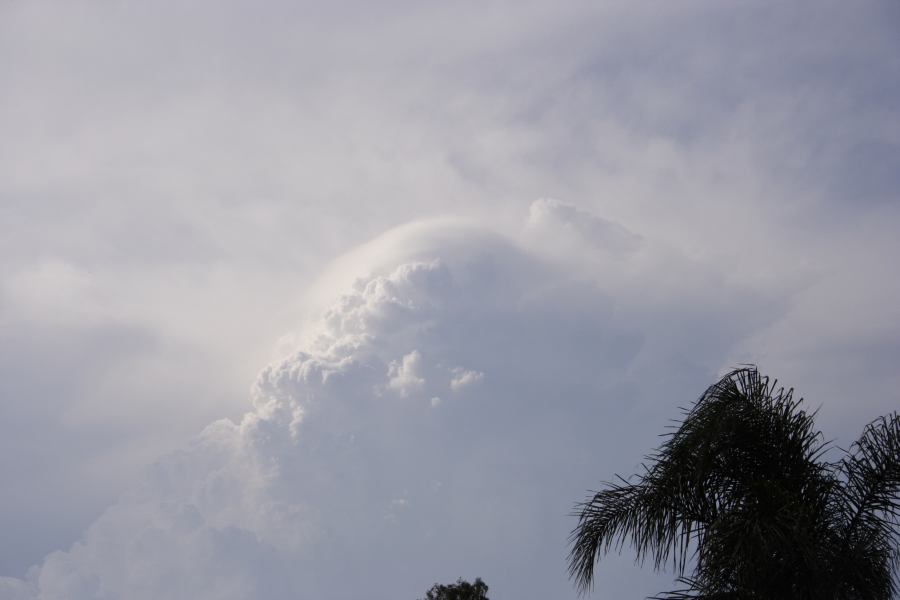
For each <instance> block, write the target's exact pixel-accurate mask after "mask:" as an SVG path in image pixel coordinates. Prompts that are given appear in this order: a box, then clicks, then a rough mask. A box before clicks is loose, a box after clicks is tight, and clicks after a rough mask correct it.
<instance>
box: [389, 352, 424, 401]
mask: <svg viewBox="0 0 900 600" xmlns="http://www.w3.org/2000/svg"><path fill="white" fill-rule="evenodd" d="M421 364H422V355H421V354H419V351H418V350H413V351H412V352H410V353H409V354H407V355H406V356H404V357H403V359H402V360H400V361H399V362H398V361H393V362H391V364H390V365H389V366H388V377H390V380H389V381H388V387H389V388H391V389H392V390H396V391H397V392H399V393H400V395H401V396H408V395H409V394H410V393H412V392H417V391H419V390H421V389H422V388H423V387H424V386H425V380H424V379H422V378H421V377H419V375H418V371H419V369H420V368H421V366H420V365H421Z"/></svg>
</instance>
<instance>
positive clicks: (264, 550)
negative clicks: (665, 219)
mask: <svg viewBox="0 0 900 600" xmlns="http://www.w3.org/2000/svg"><path fill="white" fill-rule="evenodd" d="M555 206H556V208H555V209H554V210H561V208H560V207H564V205H561V204H557V205H555ZM566 212H567V214H568V218H569V219H570V220H571V219H582V220H584V221H586V222H585V223H582V224H581V225H580V226H578V227H576V228H575V231H576V232H580V233H579V235H588V236H590V235H594V234H595V230H594V229H592V228H593V227H594V226H596V224H597V223H598V222H599V221H598V220H597V219H596V218H594V217H591V216H590V215H587V214H584V213H580V212H577V211H566ZM570 223H571V221H569V222H567V223H559V222H554V223H548V224H546V226H547V227H558V228H559V231H560V232H565V231H567V230H569V228H570ZM604 226H605V225H604ZM610 226H612V225H610ZM569 234H570V235H571V231H569ZM374 247H382V248H383V249H384V251H383V252H382V253H380V254H377V256H376V258H375V259H374V260H373V259H372V256H373V254H372V253H371V252H365V254H366V256H368V257H369V260H368V261H367V262H366V263H365V264H358V265H357V269H358V271H357V274H358V276H357V277H356V281H355V283H354V284H352V285H351V286H350V287H349V288H348V289H346V288H345V289H344V290H343V293H341V294H340V296H339V298H338V299H337V300H336V301H334V302H333V303H332V304H331V306H330V307H328V308H326V309H325V310H323V311H322V313H321V317H320V318H319V320H318V321H317V322H316V323H314V324H312V325H311V327H310V332H309V334H308V335H307V336H306V338H305V340H306V341H305V342H303V343H302V345H301V347H300V348H297V349H296V350H295V351H293V352H292V353H291V354H290V355H288V356H286V357H285V358H283V359H280V360H278V361H276V362H275V363H273V364H272V365H270V366H268V367H266V368H265V369H264V370H263V371H262V372H261V374H260V375H259V378H258V380H257V382H256V384H255V386H254V392H253V409H252V410H251V411H250V412H248V413H246V414H245V415H244V416H243V417H242V418H241V419H239V420H237V421H231V420H221V421H217V422H215V423H213V424H211V425H209V426H208V427H207V428H206V429H205V430H204V431H203V432H202V434H200V435H199V436H198V437H197V438H196V439H195V440H194V441H193V442H192V443H191V444H190V445H189V446H188V447H186V448H185V449H183V450H182V451H179V452H177V453H175V454H172V455H170V456H168V457H166V458H164V459H162V460H161V461H160V462H159V463H158V464H157V465H156V466H155V467H154V468H153V469H152V470H151V471H150V472H149V473H148V474H147V475H146V476H145V477H144V478H143V479H142V482H141V484H140V485H139V486H138V487H136V488H134V489H133V490H132V491H130V492H129V493H127V494H125V495H124V496H123V498H122V499H121V500H120V501H119V502H118V503H116V504H114V505H113V506H111V507H110V508H109V509H108V510H106V511H105V512H104V513H103V515H102V516H100V518H99V519H97V521H96V522H94V523H93V524H92V525H91V526H90V527H89V528H88V530H87V532H86V534H85V535H84V537H83V539H82V540H81V541H79V542H78V543H76V544H75V545H74V546H72V547H71V548H70V549H69V550H66V551H61V552H55V553H53V554H51V555H49V556H48V557H47V558H46V559H45V560H44V561H43V562H42V563H41V564H40V565H38V566H37V567H35V568H34V569H33V570H32V571H31V572H30V574H29V576H28V578H27V580H23V581H18V580H9V579H7V580H4V583H3V585H4V586H5V588H0V590H2V591H0V597H2V598H4V599H12V598H18V597H28V598H31V597H34V598H37V597H40V598H41V599H42V600H57V599H59V600H62V599H66V600H81V599H82V598H85V599H86V598H129V599H130V600H142V599H144V598H146V599H150V598H154V599H155V598H160V597H165V598H172V599H178V598H185V599H187V598H191V599H194V600H205V599H216V600H219V599H234V600H238V599H249V598H267V599H272V600H274V599H278V598H296V597H298V596H299V597H309V598H323V597H332V598H338V597H350V596H355V595H360V594H366V595H367V596H369V597H374V598H385V599H386V598H393V597H396V596H397V595H398V594H400V595H402V596H404V597H416V595H417V594H420V593H421V591H422V590H424V589H427V587H428V586H429V585H430V584H431V583H433V581H436V580H443V579H448V578H449V579H452V578H453V577H456V576H458V575H460V574H464V573H470V574H472V575H474V574H481V575H483V576H485V577H487V578H488V579H489V581H490V582H491V585H492V586H496V589H500V590H504V594H510V595H517V594H518V595H521V594H525V593H526V591H527V590H530V591H531V592H534V591H535V590H538V591H539V592H540V594H541V595H548V594H551V593H552V594H556V595H559V594H565V593H568V590H569V584H568V582H567V580H566V577H565V568H564V563H563V558H564V555H565V537H566V533H567V531H568V528H569V527H570V526H571V523H570V521H569V520H568V519H566V517H565V515H566V514H567V513H568V511H569V510H570V507H571V504H572V503H573V502H574V501H576V500H577V499H579V498H580V497H581V495H582V494H583V490H584V488H586V487H589V486H590V485H592V484H593V482H595V481H597V478H598V477H601V476H603V474H604V473H607V472H609V471H610V469H614V468H620V467H623V466H624V467H625V468H630V463H625V464H624V465H623V463H622V462H621V460H620V459H618V458H616V457H618V456H623V455H624V456H629V455H632V456H634V457H639V456H640V452H641V451H643V450H645V449H646V448H645V446H646V445H647V444H649V443H652V440H653V438H652V435H653V433H654V432H655V431H656V430H657V429H659V427H661V426H662V423H663V422H664V419H665V417H666V416H671V414H672V412H673V411H674V409H675V403H674V402H669V401H668V400H667V399H668V398H673V397H677V398H679V400H681V399H683V398H685V397H690V395H692V394H694V393H696V392H697V391H698V390H699V389H700V388H701V387H702V384H703V383H705V382H707V381H708V380H709V376H710V375H711V374H712V373H714V372H715V369H717V368H718V367H719V364H718V362H717V361H714V362H706V363H696V364H695V365H694V366H693V367H690V366H689V365H688V364H687V363H685V360H684V359H683V358H681V357H677V356H676V354H677V353H675V352H671V351H668V350H666V346H659V345H658V342H657V341H655V340H654V338H655V336H657V335H658V334H657V333H655V332H654V331H653V330H652V326H653V322H652V321H647V320H646V314H644V312H643V311H644V309H642V308H641V307H640V306H639V304H638V303H631V302H630V299H629V298H627V297H617V294H613V293H612V290H609V289H606V288H605V287H604V285H603V283H602V282H603V278H602V277H601V278H599V279H598V280H596V281H595V280H594V279H592V278H586V277H585V275H586V274H585V273H580V272H579V271H578V270H577V268H576V267H574V266H573V267H571V268H564V267H561V266H560V265H559V264H558V263H555V262H554V263H552V264H551V263H547V262H545V261H544V260H543V259H541V258H540V257H539V256H538V255H535V254H534V252H533V250H532V249H529V248H528V247H527V246H521V245H520V243H519V242H518V241H517V240H516V239H513V238H507V237H504V236H502V235H499V234H496V233H492V232H490V231H489V230H485V229H483V228H480V227H477V226H473V225H465V224H461V223H449V222H446V221H443V222H442V221H437V222H433V223H430V224H429V223H421V224H418V225H416V226H411V227H405V228H401V229H400V230H398V231H395V232H391V233H388V234H386V235H385V236H384V237H383V238H382V239H381V240H377V241H375V242H373V243H372V244H369V245H368V246H367V249H368V250H371V248H374ZM598 252H605V249H600V250H598ZM351 256H352V255H351ZM575 264H577V263H575ZM336 265H341V266H340V268H341V269H344V270H346V269H351V267H350V263H348V262H347V261H343V262H341V261H339V262H338V263H336ZM335 268H338V267H337V266H336V267H335ZM620 268H621V269H623V270H625V271H627V270H628V269H629V268H630V267H628V266H627V263H626V262H622V264H621V265H620ZM668 268H682V269H684V270H686V271H690V269H691V267H690V264H689V262H688V261H684V262H683V263H678V261H674V262H670V263H669V265H668ZM625 276H626V275H625V274H624V273H622V274H620V275H618V276H617V277H619V278H621V277H625ZM326 280H327V278H326ZM718 285H719V287H718V288H717V294H711V295H710V297H716V296H718V295H725V296H728V297H732V296H734V295H735V291H734V290H731V289H729V286H728V285H727V284H723V283H719V284H718ZM573 286H574V288H573ZM573 289H577V293H573ZM621 291H622V292H623V293H626V294H627V289H624V288H623V290H621ZM691 301H692V302H694V301H695V299H692V300H691ZM682 308H683V306H682ZM693 310H694V311H699V312H703V311H717V310H722V308H721V307H717V306H715V303H713V305H710V306H705V307H696V306H695V307H694V309H693ZM728 310H729V311H735V312H737V311H743V312H746V311H748V310H756V309H755V308H753V307H748V306H739V305H735V306H731V307H730V308H729V309H728ZM687 318H688V319H690V318H691V317H690V316H687ZM686 333H687V332H684V333H682V334H681V335H684V334H686ZM740 337H741V330H735V331H733V332H730V333H727V334H724V335H723V334H722V333H721V332H720V331H714V330H710V331H709V332H708V334H706V333H704V332H703V331H702V330H696V329H695V330H691V331H690V339H691V343H693V344H695V345H702V344H711V345H713V346H714V347H715V348H716V349H717V352H715V353H713V354H712V355H713V356H716V355H718V356H721V355H723V354H724V353H727V352H728V350H729V348H731V347H732V346H733V344H735V343H736V342H737V340H738V339H739V338H740ZM459 365H465V366H464V367H461V366H459ZM647 369H649V370H651V372H653V371H654V370H655V372H656V376H654V377H646V376H645V373H647ZM486 374H489V376H488V375H486ZM663 390H665V394H664V395H660V392H661V391H663ZM462 392H465V393H462ZM440 398H445V399H446V401H441V400H439V399H440ZM398 399H403V400H405V401H398ZM429 399H430V400H429ZM435 408H439V410H434V409H435ZM648 419H649V421H650V422H649V423H647V421H648ZM612 422H615V423H616V426H615V427H610V426H609V424H610V423H612ZM638 423H641V429H645V430H646V431H647V434H648V435H647V436H640V435H638V436H635V435H633V434H629V435H628V436H622V435H618V434H617V433H616V432H617V431H631V432H633V431H635V430H637V424H638ZM597 427H601V428H602V429H603V430H604V431H605V433H604V435H602V436H597V435H596V429H597ZM348 570H349V572H352V573H353V574H354V575H353V577H347V576H346V574H347V573H348ZM24 589H28V590H30V594H31V595H30V596H29V595H27V594H25V595H24V596H23V594H24V592H23V591H22V590H24Z"/></svg>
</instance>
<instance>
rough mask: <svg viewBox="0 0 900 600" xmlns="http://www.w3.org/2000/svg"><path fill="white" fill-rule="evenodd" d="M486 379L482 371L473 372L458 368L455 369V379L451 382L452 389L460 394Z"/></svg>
mask: <svg viewBox="0 0 900 600" xmlns="http://www.w3.org/2000/svg"><path fill="white" fill-rule="evenodd" d="M482 379H484V373H482V372H481V371H471V370H469V369H463V368H461V367H457V368H455V369H453V379H451V380H450V389H451V390H453V391H454V392H458V391H460V390H462V389H464V388H467V387H470V386H473V385H475V384H477V383H479V382H480V381H481V380H482Z"/></svg>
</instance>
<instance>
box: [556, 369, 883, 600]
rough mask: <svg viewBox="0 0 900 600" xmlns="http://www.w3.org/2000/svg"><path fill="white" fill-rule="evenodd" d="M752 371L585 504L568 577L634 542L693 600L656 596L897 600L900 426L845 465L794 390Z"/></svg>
mask: <svg viewBox="0 0 900 600" xmlns="http://www.w3.org/2000/svg"><path fill="white" fill-rule="evenodd" d="M776 385H777V384H776V382H775V381H770V380H769V378H767V377H763V376H761V375H760V374H759V372H758V371H757V369H756V367H753V366H750V367H744V368H740V369H737V370H735V371H732V372H731V373H728V374H727V375H725V376H724V377H723V378H722V379H721V380H719V381H718V382H717V383H715V384H714V385H712V386H710V387H709V388H708V389H707V390H706V391H705V392H704V393H703V395H702V396H701V397H700V399H699V400H698V401H697V403H696V404H695V405H694V406H693V407H692V408H691V409H689V410H685V417H684V420H683V422H682V423H681V424H680V425H679V426H677V429H676V430H675V431H674V432H673V433H671V434H667V435H666V438H667V439H666V440H665V442H664V443H663V444H662V445H661V446H660V447H659V448H658V449H657V450H655V451H654V452H653V453H652V454H650V455H649V456H647V462H646V463H645V464H644V466H643V473H642V474H639V475H635V476H633V477H632V478H631V479H629V480H626V479H623V478H621V477H618V476H617V478H618V480H617V481H616V482H613V483H607V484H606V485H605V489H602V490H601V491H599V492H596V493H594V494H593V496H592V497H591V498H590V499H589V500H588V501H587V502H584V503H582V504H579V505H577V512H576V514H577V516H578V518H579V520H578V525H577V526H576V527H575V529H574V530H573V531H572V535H571V538H570V541H571V544H572V547H571V553H570V555H569V573H570V575H571V576H572V578H573V579H574V581H575V584H576V586H577V587H578V589H579V591H580V592H582V593H585V592H587V591H589V590H590V589H591V587H592V585H593V582H594V565H595V563H596V562H597V560H598V559H599V558H600V556H602V555H603V554H605V553H606V552H608V551H609V550H611V549H616V550H619V551H621V549H622V548H623V546H624V545H625V544H626V543H630V544H631V545H632V546H633V547H634V548H635V550H636V552H637V558H638V560H639V561H641V562H643V561H644V560H645V559H648V558H649V559H650V560H651V561H652V564H653V566H654V568H656V569H659V568H661V567H663V566H666V565H671V566H673V567H674V569H675V571H676V573H677V574H678V582H679V586H680V588H681V589H677V590H674V591H670V592H665V593H663V594H662V595H661V596H657V598H670V599H677V598H702V599H713V598H715V599H751V598H754V599H755V598H766V599H780V600H790V599H813V598H815V599H834V600H844V599H847V600H850V599H852V600H862V599H878V600H880V599H885V600H887V599H890V598H892V597H895V596H896V595H897V593H898V584H897V579H896V574H897V569H898V565H900V551H898V541H900V417H898V415H897V413H892V414H891V415H889V416H887V417H881V418H879V419H877V420H875V421H873V422H872V423H870V424H869V425H867V426H866V427H865V430H864V431H863V433H862V435H861V437H860V438H859V440H857V441H856V442H855V443H854V444H853V445H852V446H851V448H850V449H849V450H847V451H844V455H843V457H842V458H840V459H839V460H837V461H836V462H829V461H827V460H826V459H825V454H826V451H827V450H829V448H830V446H829V444H828V443H827V442H826V441H825V440H824V438H823V437H822V434H821V433H820V432H819V431H818V430H817V429H815V427H814V423H813V420H814V416H815V415H814V413H813V414H811V413H807V412H805V411H804V410H802V409H801V408H800V404H801V402H802V400H794V399H793V390H788V391H785V390H784V389H783V388H777V387H776Z"/></svg>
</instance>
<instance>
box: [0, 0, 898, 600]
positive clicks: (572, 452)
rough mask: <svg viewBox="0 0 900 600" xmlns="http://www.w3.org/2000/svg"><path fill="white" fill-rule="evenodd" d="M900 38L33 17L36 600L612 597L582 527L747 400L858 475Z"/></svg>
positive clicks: (633, 13)
mask: <svg viewBox="0 0 900 600" xmlns="http://www.w3.org/2000/svg"><path fill="white" fill-rule="evenodd" d="M898 28H900V5H898V4H897V3H896V2H893V1H891V0H884V1H874V0H873V1H868V0H861V1H859V2H854V3H848V2H842V1H832V0H816V1H803V0H801V1H799V2H793V3H783V2H774V1H773V2H769V1H766V0H756V1H752V2H751V1H741V0H735V1H732V2H719V1H712V0H685V1H682V2H667V3H662V2H618V1H608V2H580V1H575V0H571V1H568V0H567V1H565V2H545V1H535V2H530V1H526V2H500V1H498V2H491V1H488V2H479V3H474V2H465V1H463V2H454V3H429V2H405V1H387V2H380V3H369V2H360V1H358V0H356V1H347V2H331V3H324V2H318V3H315V2H302V1H301V2H294V1H292V2H287V1H281V0H272V1H270V2H267V3H264V5H261V4H260V3H251V2H240V1H237V0H218V1H215V2H213V1H212V0H192V1H190V2H187V1H181V2H176V1H174V0H158V1H155V2H152V3H151V2H136V1H133V0H96V1H88V0H75V1H72V2H61V1H60V2H54V1H51V0H48V1H26V0H6V1H5V2H2V3H0V92H2V93H0V131H2V132H3V135H2V136H0V478H2V481H3V490H4V491H3V494H0V530H2V531H3V532H4V533H3V536H2V539H0V600H38V599H40V600H57V599H60V600H62V599H66V600H82V599H104V600H114V599H128V600H144V599H148V600H149V599H154V600H155V599H158V598H172V599H180V598H185V599H188V598H190V599H196V600H244V599H250V598H254V599H255V598H265V599H271V600H279V599H282V598H293V599H296V598H316V599H326V600H327V599H331V598H333V599H336V600H342V599H345V598H350V597H359V596H363V595H364V596H366V597H369V598H373V599H374V600H381V599H384V600H387V599H388V598H390V599H392V600H396V599H398V598H408V599H410V600H414V599H415V598H419V597H421V596H423V595H424V592H425V590H427V589H428V588H429V587H430V586H431V585H432V584H433V583H435V582H450V581H454V580H456V578H457V577H464V578H468V579H474V577H476V576H480V577H482V578H483V579H484V580H485V581H486V582H487V583H488V584H489V585H490V587H491V593H490V595H491V597H492V598H494V599H495V600H501V599H502V598H546V597H556V598H575V597H576V592H575V589H574V587H573V586H572V584H571V582H570V581H569V580H568V578H567V575H566V554H567V551H568V548H567V537H568V534H569V531H570V530H571V529H572V527H573V526H574V524H575V520H574V518H573V517H572V515H571V512H572V510H573V506H574V504H575V503H576V502H578V501H581V500H584V499H585V498H586V497H587V494H588V493H589V492H588V491H589V490H591V489H597V488H598V487H599V486H600V485H602V482H603V481H606V480H609V479H611V478H612V477H613V475H614V474H615V473H621V474H625V475H627V474H629V473H632V472H634V471H635V470H636V469H638V468H639V465H640V462H641V459H642V457H643V456H644V454H646V453H647V452H648V451H650V450H651V449H652V448H653V447H654V446H655V445H656V444H658V442H659V437H658V436H659V434H660V433H662V432H664V431H665V427H666V426H667V425H668V424H670V423H671V420H672V419H676V418H678V416H679V414H680V409H679V407H683V406H686V405H689V404H690V403H691V402H692V401H693V400H694V399H696V398H697V397H698V396H699V395H700V394H701V393H702V392H703V390H704V389H705V388H706V386H708V385H709V384H711V383H713V382H714V381H715V380H716V378H717V377H718V376H719V375H721V374H722V373H724V372H726V371H728V370H729V369H730V368H732V367H734V366H736V365H741V364H748V363H752V364H758V365H759V368H760V369H761V370H762V371H763V372H764V373H767V374H769V375H771V376H772V377H776V378H778V379H779V381H781V382H782V383H783V384H784V385H785V386H787V387H794V388H795V390H796V393H797V394H798V395H800V396H803V397H804V398H806V405H807V406H809V407H810V408H811V409H818V410H819V412H818V417H817V423H818V424H819V426H820V427H821V428H822V430H823V431H824V433H825V436H826V438H828V439H830V440H834V444H835V445H836V446H841V447H847V446H849V444H851V443H852V441H853V440H854V439H855V437H856V436H857V435H858V433H859V432H860V430H861V428H862V427H863V426H864V424H865V423H867V422H869V421H871V420H872V419H874V418H876V417H878V416H879V415H882V414H886V413H887V412H889V411H891V410H896V408H897V406H900V393H898V391H897V390H898V389H900V371H898V369H897V365H898V364H900V278H898V277H897V276H896V261H897V259H898V258H900V236H898V235H897V232H898V231H900V36H897V35H896V32H897V31H898ZM670 581H671V574H654V573H652V572H651V570H650V569H649V568H644V569H641V568H640V566H639V565H635V564H633V559H632V557H631V556H630V555H629V553H628V549H627V548H626V549H625V550H624V551H623V554H622V556H615V555H613V556H609V557H607V558H605V559H604V560H602V561H601V563H600V567H599V570H598V575H597V580H596V585H595V587H594V590H593V593H592V594H591V597H593V598H623V597H633V598H641V597H645V596H647V595H649V594H653V593H657V592H659V591H663V590H665V589H669V588H668V587H667V586H668V585H669V582H670Z"/></svg>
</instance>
